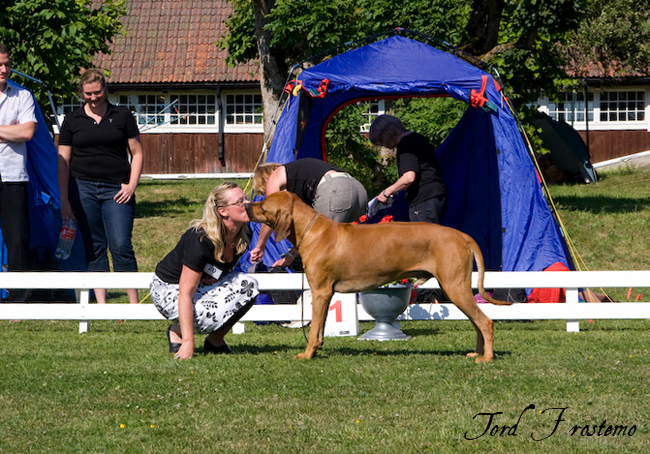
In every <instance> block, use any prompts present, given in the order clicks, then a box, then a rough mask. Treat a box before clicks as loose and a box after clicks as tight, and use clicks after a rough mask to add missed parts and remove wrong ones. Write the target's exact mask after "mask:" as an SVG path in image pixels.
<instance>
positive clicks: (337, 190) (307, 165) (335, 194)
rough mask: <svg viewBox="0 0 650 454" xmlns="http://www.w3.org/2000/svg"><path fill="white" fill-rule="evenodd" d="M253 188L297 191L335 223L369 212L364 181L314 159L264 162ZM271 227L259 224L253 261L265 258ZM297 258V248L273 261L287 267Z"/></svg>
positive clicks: (260, 191) (257, 190)
mask: <svg viewBox="0 0 650 454" xmlns="http://www.w3.org/2000/svg"><path fill="white" fill-rule="evenodd" d="M253 188H254V189H255V193H256V194H258V195H269V194H273V193H274V192H278V191H289V192H293V193H294V194H296V195H297V196H298V197H300V199H301V200H302V201H303V202H305V203H306V204H307V205H309V206H311V207H313V208H314V209H315V210H316V211H318V212H319V213H320V214H322V215H324V216H326V217H328V218H330V219H331V220H333V221H335V222H352V221H356V220H358V219H359V216H361V215H363V214H365V213H366V210H367V205H368V194H367V193H366V190H365V188H364V187H363V185H362V184H361V183H359V182H358V181H357V180H356V179H354V178H353V177H352V176H350V174H348V173H346V172H343V171H342V170H341V169H339V168H337V167H336V166H334V165H332V164H330V163H328V162H325V161H321V160H320V159H314V158H303V159H297V160H295V161H292V162H289V163H287V164H284V165H281V164H264V165H261V166H259V167H258V168H257V170H256V171H255V174H254V175H253ZM272 231H273V230H272V229H271V227H269V226H267V225H262V226H261V227H260V234H259V239H258V240H257V244H256V246H255V248H254V249H253V250H252V251H251V262H259V261H260V260H262V257H264V250H265V248H266V242H267V241H268V239H269V237H270V236H271V233H272ZM297 257H298V252H297V251H296V249H295V248H293V249H291V250H290V251H289V252H288V253H287V254H286V255H285V256H284V257H283V258H281V259H280V260H278V261H277V262H275V263H274V264H273V266H274V267H276V266H278V267H283V268H284V267H287V266H290V265H291V263H293V261H294V260H295V259H296V258H297Z"/></svg>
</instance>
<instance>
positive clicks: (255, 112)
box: [226, 94, 264, 125]
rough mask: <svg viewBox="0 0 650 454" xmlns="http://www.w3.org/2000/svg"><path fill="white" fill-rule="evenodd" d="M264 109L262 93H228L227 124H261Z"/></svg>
mask: <svg viewBox="0 0 650 454" xmlns="http://www.w3.org/2000/svg"><path fill="white" fill-rule="evenodd" d="M263 111H264V106H263V104H262V95H255V94H240V95H239V94H238V95H226V124H227V125H261V124H262V123H263V117H262V113H263Z"/></svg>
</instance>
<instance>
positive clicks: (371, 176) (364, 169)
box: [325, 103, 397, 197]
mask: <svg viewBox="0 0 650 454" xmlns="http://www.w3.org/2000/svg"><path fill="white" fill-rule="evenodd" d="M366 110H367V104H366V103H359V104H353V105H350V106H347V107H345V108H344V109H342V110H341V111H340V112H339V113H338V114H337V115H336V116H335V117H334V118H333V120H332V122H331V123H330V125H329V127H328V128H327V132H326V133H325V137H326V139H327V145H326V146H327V159H328V161H330V162H331V163H332V164H334V165H336V166H337V167H339V168H341V169H343V170H345V171H347V172H348V173H350V175H352V176H353V177H355V178H356V179H357V180H359V181H360V182H361V184H363V186H364V187H365V188H366V190H367V191H368V195H369V196H370V197H374V196H375V195H376V194H378V193H379V192H380V191H381V190H382V189H384V188H385V187H386V185H387V183H390V182H392V181H394V180H391V179H390V178H391V176H393V177H394V176H396V175H397V168H396V166H395V162H394V160H393V162H391V163H389V164H387V165H385V164H384V163H382V160H381V158H380V157H379V155H378V154H377V152H376V150H375V149H374V148H373V147H372V145H371V144H370V141H369V140H368V139H367V138H366V137H365V135H362V134H361V133H360V127H361V125H362V124H363V123H364V121H365V118H366V117H364V116H363V115H362V114H363V112H364V111H366Z"/></svg>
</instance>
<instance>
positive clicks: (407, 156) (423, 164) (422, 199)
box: [368, 115, 449, 303]
mask: <svg viewBox="0 0 650 454" xmlns="http://www.w3.org/2000/svg"><path fill="white" fill-rule="evenodd" d="M368 138H369V139H370V142H372V143H373V144H374V145H379V146H383V147H386V148H395V147H397V153H396V157H397V172H398V174H399V178H398V179H397V181H396V182H395V183H393V184H392V185H390V186H388V187H387V188H386V189H384V190H383V191H381V194H379V195H378V196H377V200H379V201H380V202H382V203H386V202H388V199H389V198H392V197H394V196H395V194H397V193H398V192H400V191H404V190H406V202H407V203H408V206H409V219H410V221H411V222H429V223H432V224H442V219H443V216H444V215H445V212H446V211H447V187H446V186H445V183H444V181H443V179H442V176H441V174H440V169H439V168H438V161H437V160H436V150H435V148H434V147H433V145H431V143H430V142H429V140H428V139H427V138H426V137H424V136H422V135H420V134H418V133H416V132H413V131H409V130H407V129H406V128H405V127H404V125H403V124H402V122H401V120H400V119H399V118H397V117H393V116H392V115H380V116H378V117H377V118H376V119H375V121H373V122H372V125H371V126H370V131H369V133H368ZM448 299H449V298H447V297H446V296H445V294H444V293H443V292H442V291H441V290H418V291H417V297H416V300H415V301H416V302H418V303H422V302H429V301H431V302H441V301H447V300H448Z"/></svg>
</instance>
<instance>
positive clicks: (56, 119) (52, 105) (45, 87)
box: [11, 68, 61, 130]
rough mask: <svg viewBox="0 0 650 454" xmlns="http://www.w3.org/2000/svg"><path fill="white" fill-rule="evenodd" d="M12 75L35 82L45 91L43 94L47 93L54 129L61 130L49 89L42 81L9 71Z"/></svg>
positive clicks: (18, 72) (13, 70)
mask: <svg viewBox="0 0 650 454" xmlns="http://www.w3.org/2000/svg"><path fill="white" fill-rule="evenodd" d="M11 72H12V73H15V74H18V75H19V76H22V77H24V78H25V79H27V80H31V81H32V82H36V83H37V84H39V85H40V86H41V87H42V88H43V90H45V93H47V98H48V99H49V100H50V109H52V115H54V121H55V122H56V127H57V128H59V130H61V124H60V123H59V116H58V115H57V114H56V107H55V106H54V101H53V100H52V93H51V92H50V89H49V88H48V87H47V84H46V83H45V82H43V81H42V80H38V79H36V78H34V77H32V76H28V75H27V74H23V73H21V72H20V71H16V70H15V69H13V68H12V69H11Z"/></svg>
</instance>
